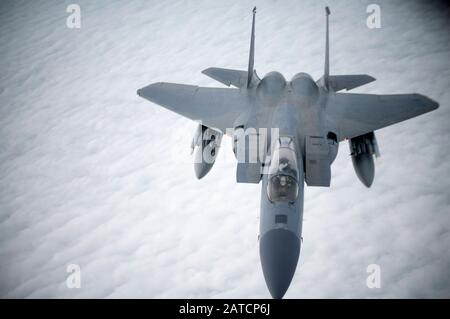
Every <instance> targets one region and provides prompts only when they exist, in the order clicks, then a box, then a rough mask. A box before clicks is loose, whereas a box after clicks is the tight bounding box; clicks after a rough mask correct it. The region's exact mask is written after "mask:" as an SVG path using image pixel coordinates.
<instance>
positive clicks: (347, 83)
mask: <svg viewBox="0 0 450 319" xmlns="http://www.w3.org/2000/svg"><path fill="white" fill-rule="evenodd" d="M373 81H375V78H374V77H371V76H370V75H367V74H354V75H330V76H329V78H328V85H329V87H330V88H331V90H333V91H334V92H338V91H341V90H344V89H345V90H347V91H348V90H352V89H354V88H357V87H359V86H362V85H365V84H367V83H370V82H373Z"/></svg>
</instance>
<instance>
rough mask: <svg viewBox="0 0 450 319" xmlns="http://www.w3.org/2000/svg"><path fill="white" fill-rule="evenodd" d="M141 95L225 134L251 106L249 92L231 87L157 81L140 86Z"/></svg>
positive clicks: (139, 93)
mask: <svg viewBox="0 0 450 319" xmlns="http://www.w3.org/2000/svg"><path fill="white" fill-rule="evenodd" d="M137 94H138V95H139V96H141V97H143V98H145V99H147V100H149V101H151V102H153V103H156V104H158V105H161V106H163V107H164V108H166V109H168V110H171V111H173V112H175V113H178V114H180V115H182V116H184V117H187V118H189V119H191V120H194V121H198V122H201V123H202V124H203V125H206V126H208V127H211V128H215V129H219V130H220V131H221V132H222V133H225V132H226V129H227V128H233V125H234V122H235V120H236V119H237V118H238V116H239V115H240V114H242V112H244V111H245V110H247V108H248V106H249V101H248V98H247V97H246V95H244V94H241V93H240V90H238V89H231V88H209V87H199V86H195V85H187V84H177V83H167V82H157V83H153V84H150V85H148V86H146V87H143V88H141V89H139V90H138V91H137Z"/></svg>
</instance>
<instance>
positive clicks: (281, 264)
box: [259, 229, 300, 299]
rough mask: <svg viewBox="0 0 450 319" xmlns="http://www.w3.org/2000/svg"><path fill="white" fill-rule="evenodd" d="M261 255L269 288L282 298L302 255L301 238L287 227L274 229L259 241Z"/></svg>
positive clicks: (272, 293)
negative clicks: (286, 228)
mask: <svg viewBox="0 0 450 319" xmlns="http://www.w3.org/2000/svg"><path fill="white" fill-rule="evenodd" d="M259 255H260V258H261V266H262V270H263V274H264V278H265V280H266V284H267V288H268V289H269V291H270V294H271V295H272V297H273V298H275V299H280V298H282V297H283V296H284V294H285V293H286V290H287V289H288V288H289V285H290V283H291V280H292V277H293V276H294V273H295V269H296V268H297V262H298V257H299V255H300V240H299V238H298V237H297V235H296V234H294V233H293V232H291V231H289V230H285V229H272V230H270V231H268V232H267V233H265V234H264V235H263V236H262V237H261V238H260V241H259Z"/></svg>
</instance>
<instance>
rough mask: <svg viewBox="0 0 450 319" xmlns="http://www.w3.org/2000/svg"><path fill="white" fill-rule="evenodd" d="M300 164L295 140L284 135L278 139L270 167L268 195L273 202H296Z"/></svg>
mask: <svg viewBox="0 0 450 319" xmlns="http://www.w3.org/2000/svg"><path fill="white" fill-rule="evenodd" d="M298 176H299V174H298V166H297V157H296V153H295V146H294V141H293V140H292V138H291V137H288V136H283V137H280V138H279V139H278V141H277V145H276V146H275V149H274V151H273V156H272V160H271V163H270V167H269V179H268V184H267V195H268V196H269V200H270V201H271V202H291V203H292V202H294V201H295V200H296V199H297V196H298Z"/></svg>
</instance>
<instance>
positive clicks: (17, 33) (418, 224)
mask: <svg viewBox="0 0 450 319" xmlns="http://www.w3.org/2000/svg"><path fill="white" fill-rule="evenodd" d="M78 3H79V4H80V6H81V17H82V20H81V23H82V25H81V29H79V30H70V29H68V28H67V27H66V17H67V15H68V14H67V13H66V11H65V10H66V6H67V5H68V4H69V2H67V3H64V2H60V3H59V2H58V3H56V2H54V1H32V2H30V1H6V2H5V1H4V2H2V4H1V5H0V21H1V28H0V41H1V45H0V56H1V59H0V69H1V70H2V72H1V73H0V101H1V103H0V296H1V297H3V298H15V297H19V298H22V297H36V298H43V297H62V298H81V297H96V298H103V297H106V298H117V297H138V298H152V297H159V298H166V297H167V298H174V297H180V298H240V297H242V298H259V297H261V298H268V297H270V295H269V293H268V291H267V289H266V287H265V283H264V278H263V276H262V272H261V268H260V265H259V256H258V241H257V232H258V214H259V196H260V185H242V184H236V183H235V163H234V162H233V161H232V160H230V158H231V156H230V154H231V149H230V147H224V148H223V149H222V150H221V155H222V156H225V155H226V156H225V157H220V158H219V160H218V162H217V163H216V165H215V167H214V168H213V170H212V171H211V172H210V174H209V175H208V176H207V177H206V178H205V179H203V180H201V181H197V180H196V179H195V177H194V171H193V167H192V164H191V160H192V158H190V155H189V146H190V139H191V132H193V129H194V127H195V124H193V123H192V122H190V121H189V120H187V119H183V118H181V117H179V116H177V115H176V114H173V113H170V112H169V111H166V110H164V109H162V108H159V107H157V106H155V105H153V104H151V103H149V102H147V101H144V100H143V99H140V98H138V97H137V95H136V89H137V88H139V87H142V86H144V85H147V84H149V83H152V82H157V81H170V82H179V83H193V84H198V85H205V86H220V84H219V83H216V82H214V81H213V80H212V79H209V78H207V77H205V76H203V75H202V74H201V73H200V71H201V70H203V69H205V68H207V67H210V66H218V67H226V68H237V69H246V63H247V55H248V46H249V32H250V23H251V14H250V12H251V8H252V6H253V4H252V5H250V4H245V3H244V2H242V1H224V2H220V3H219V2H217V3H216V2H215V3H212V2H211V1H204V0H201V1H187V2H186V1H170V2H167V3H166V2H161V1H140V0H135V1H126V2H124V1H95V2H92V1H79V2H78ZM369 3H370V2H366V1H351V2H350V1H349V2H343V1H339V2H332V3H330V4H329V5H330V7H331V10H332V15H331V18H330V24H331V72H332V73H333V74H346V73H347V74H348V73H367V74H370V75H372V76H374V77H375V78H377V81H376V82H374V83H372V84H370V85H368V86H366V87H363V88H360V89H359V90H358V91H359V92H364V93H409V92H419V93H422V94H425V95H428V96H430V97H431V98H433V99H434V100H436V101H439V102H440V104H441V107H440V109H438V110H437V111H435V112H432V113H430V114H427V115H424V116H422V117H419V118H416V119H412V120H410V121H406V122H404V123H400V124H398V125H396V126H393V127H389V128H386V129H383V130H381V131H379V132H377V137H378V143H379V146H380V150H381V153H382V157H381V159H380V160H379V161H378V162H377V163H376V177H375V182H374V185H373V186H372V188H371V189H366V188H365V187H364V186H363V185H362V184H360V182H359V181H358V179H357V178H356V175H355V174H354V172H353V168H352V164H351V161H350V158H349V156H348V146H347V145H345V143H342V145H341V151H340V154H339V155H338V157H337V159H336V161H335V163H334V164H333V167H332V170H333V172H332V174H333V178H332V186H331V188H329V189H328V188H306V191H305V214H304V218H305V221H304V227H303V229H304V232H303V237H304V243H303V247H302V253H301V257H300V263H299V266H298V268H297V272H296V275H295V277H294V279H293V282H292V284H291V287H290V289H289V290H288V292H287V294H286V298H311V297H320V298H321V297H325V298H329V297H338V298H349V297H359V298H372V297H394V298H405V297H406V298H408V297H447V298H448V297H450V271H449V269H450V209H449V207H450V191H449V189H450V179H449V176H448V174H449V172H450V155H449V152H448V150H449V148H450V140H449V136H450V134H449V133H450V126H449V125H448V121H449V119H450V117H449V116H450V114H449V102H450V93H449V91H448V88H449V87H450V80H449V79H450V67H449V63H448V60H449V53H450V47H449V45H450V41H449V40H450V36H449V33H448V14H449V11H448V9H447V8H445V7H439V5H438V4H437V3H432V2H431V3H429V2H426V1H424V2H412V1H408V2H384V1H381V2H380V1H378V3H380V4H381V9H382V11H381V13H382V16H381V18H382V20H381V21H382V28H381V29H375V30H373V29H369V28H367V26H366V17H367V13H366V6H367V4H369ZM256 5H257V6H258V15H257V26H256V33H257V38H256V61H255V67H256V69H257V72H258V74H259V75H260V76H262V75H264V74H265V73H267V72H269V71H272V70H278V71H280V72H282V73H283V74H284V75H285V77H286V78H287V79H290V78H291V77H292V76H293V75H294V74H296V73H297V72H300V71H304V72H308V73H310V74H311V75H312V76H313V77H314V78H318V77H320V76H321V74H322V70H323V56H324V13H323V7H324V5H325V3H324V2H321V1H302V2H301V3H299V2H298V1H282V2H281V1H256ZM228 146H229V144H228ZM72 263H75V264H79V265H80V266H81V270H82V287H81V288H80V289H68V288H67V287H66V283H65V280H66V278H67V276H68V274H67V273H66V266H67V265H68V264H72ZM373 263H376V264H379V265H380V267H381V275H382V287H381V288H380V289H368V288H367V286H366V278H367V275H368V274H367V273H366V267H367V266H368V265H369V264H373Z"/></svg>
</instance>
